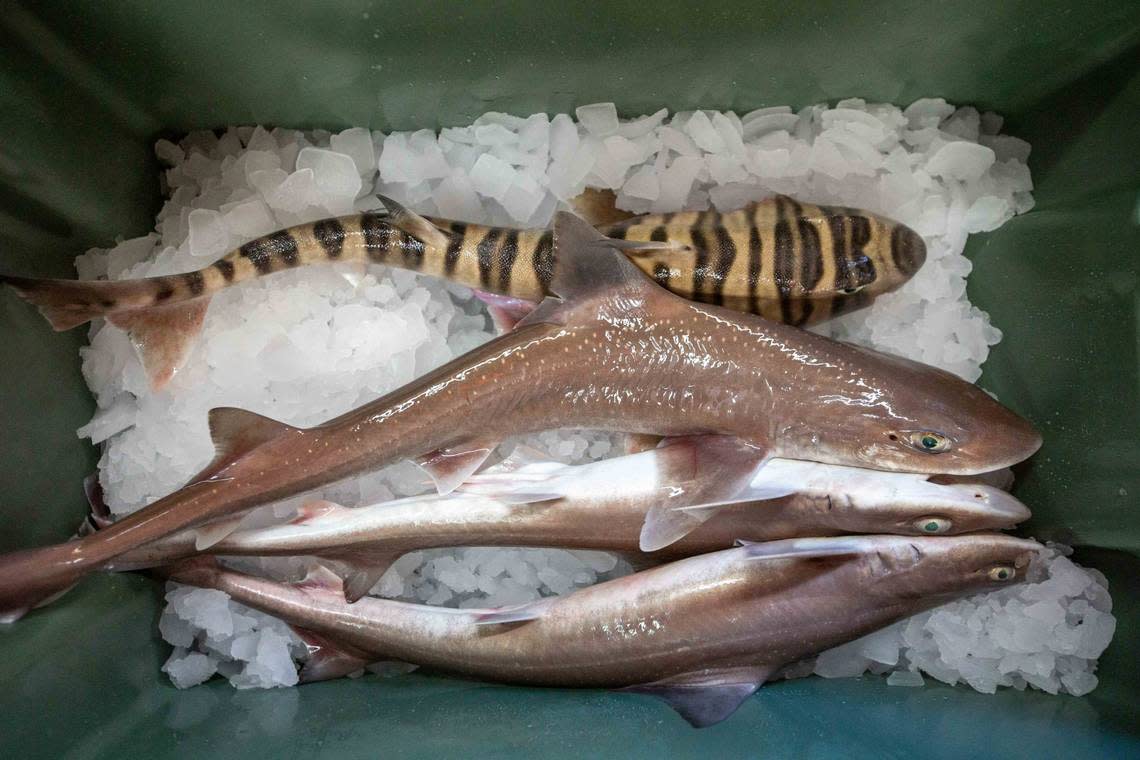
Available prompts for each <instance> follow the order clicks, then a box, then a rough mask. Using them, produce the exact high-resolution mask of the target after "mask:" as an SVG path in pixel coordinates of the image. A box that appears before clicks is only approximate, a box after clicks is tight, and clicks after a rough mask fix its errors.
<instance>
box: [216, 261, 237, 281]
mask: <svg viewBox="0 0 1140 760" xmlns="http://www.w3.org/2000/svg"><path fill="white" fill-rule="evenodd" d="M214 269H217V270H218V271H219V272H221V273H222V277H224V278H225V279H226V282H233V281H234V264H233V262H232V261H227V260H226V259H222V260H220V261H215V262H214Z"/></svg>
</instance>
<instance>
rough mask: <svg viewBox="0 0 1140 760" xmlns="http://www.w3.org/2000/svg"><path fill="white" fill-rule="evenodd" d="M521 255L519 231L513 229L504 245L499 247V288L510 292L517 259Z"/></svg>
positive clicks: (504, 291)
mask: <svg viewBox="0 0 1140 760" xmlns="http://www.w3.org/2000/svg"><path fill="white" fill-rule="evenodd" d="M518 255H519V231H518V230H511V231H509V232H508V233H507V237H506V238H505V239H504V240H503V247H502V248H500V249H499V290H500V291H502V292H503V293H506V292H508V289H509V288H510V286H511V275H512V274H513V270H514V266H515V259H516V258H517V257H518Z"/></svg>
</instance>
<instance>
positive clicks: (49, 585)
mask: <svg viewBox="0 0 1140 760" xmlns="http://www.w3.org/2000/svg"><path fill="white" fill-rule="evenodd" d="M73 546H74V543H69V544H58V545H55V546H45V547H42V548H39V549H27V550H24V551H18V552H12V553H11V554H6V555H4V556H2V557H0V623H14V622H16V621H17V620H19V619H20V618H22V617H23V616H24V615H26V614H27V613H28V612H29V611H31V610H32V609H34V608H36V607H42V606H44V605H46V604H50V603H51V602H53V601H55V600H56V599H58V598H59V597H60V596H62V595H63V594H64V593H66V592H67V591H68V590H69V589H70V588H71V587H72V586H74V585H75V584H76V583H77V582H78V581H79V580H80V579H81V578H82V577H83V576H84V575H86V574H87V573H88V572H89V571H90V570H91V569H92V568H90V567H89V566H85V565H83V564H81V563H74V562H72V561H71V559H72V558H71V556H70V554H71V550H72V547H73Z"/></svg>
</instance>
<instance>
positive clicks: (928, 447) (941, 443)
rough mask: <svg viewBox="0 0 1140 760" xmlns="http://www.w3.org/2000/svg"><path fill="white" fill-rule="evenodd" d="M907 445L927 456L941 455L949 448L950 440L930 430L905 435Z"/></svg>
mask: <svg viewBox="0 0 1140 760" xmlns="http://www.w3.org/2000/svg"><path fill="white" fill-rule="evenodd" d="M906 440H907V443H909V444H910V445H911V446H913V447H914V448H916V449H918V450H919V451H925V452H926V453H928V454H941V453H942V452H943V451H947V450H948V449H949V448H950V439H949V438H947V437H946V436H944V435H942V434H941V433H935V432H933V431H930V430H915V431H912V432H909V433H907V434H906Z"/></svg>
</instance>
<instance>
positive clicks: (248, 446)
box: [190, 406, 299, 483]
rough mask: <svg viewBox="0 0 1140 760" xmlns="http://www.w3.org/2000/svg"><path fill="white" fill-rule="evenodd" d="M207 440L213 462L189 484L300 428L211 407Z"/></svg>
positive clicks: (229, 408)
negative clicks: (211, 444)
mask: <svg viewBox="0 0 1140 760" xmlns="http://www.w3.org/2000/svg"><path fill="white" fill-rule="evenodd" d="M208 419H209V425H210V439H211V440H212V441H213V442H214V459H213V460H212V461H211V462H210V463H209V464H208V465H206V467H205V468H203V469H202V471H201V472H199V473H198V474H197V475H195V476H194V477H193V478H191V479H190V483H198V482H201V481H203V480H208V479H209V478H210V477H212V476H213V475H215V474H217V473H218V472H219V471H220V470H222V468H224V467H226V466H227V465H229V464H230V463H231V462H233V461H234V460H235V459H238V458H239V457H241V456H243V455H245V454H248V453H249V452H250V451H253V450H254V449H255V448H257V447H258V446H260V445H261V444H263V443H265V442H266V441H270V440H272V439H274V438H276V437H277V436H279V435H281V434H282V433H286V432H289V431H298V430H299V428H295V427H292V426H290V425H286V424H285V423H284V422H278V421H277V420H273V419H270V418H269V417H263V416H262V415H260V414H257V413H255V412H249V411H246V410H245V409H238V408H236V407H232V406H218V407H214V408H213V409H211V410H210V412H209V416H208Z"/></svg>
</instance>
